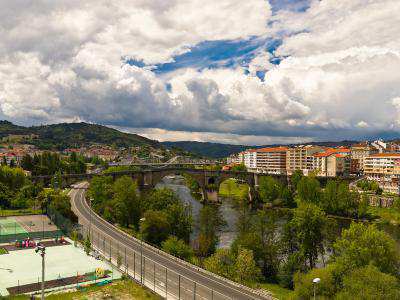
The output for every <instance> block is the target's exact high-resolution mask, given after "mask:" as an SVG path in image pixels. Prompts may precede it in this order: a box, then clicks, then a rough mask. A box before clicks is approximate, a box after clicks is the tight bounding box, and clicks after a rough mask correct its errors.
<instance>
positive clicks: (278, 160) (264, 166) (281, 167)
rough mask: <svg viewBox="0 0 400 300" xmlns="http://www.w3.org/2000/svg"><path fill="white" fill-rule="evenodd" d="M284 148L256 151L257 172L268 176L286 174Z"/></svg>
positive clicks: (285, 151) (285, 150) (286, 149)
mask: <svg viewBox="0 0 400 300" xmlns="http://www.w3.org/2000/svg"><path fill="white" fill-rule="evenodd" d="M287 151H288V148H286V147H271V148H262V149H258V150H257V151H256V154H257V160H256V161H257V167H256V168H257V171H259V172H262V173H268V174H279V175H284V174H286V153H287Z"/></svg>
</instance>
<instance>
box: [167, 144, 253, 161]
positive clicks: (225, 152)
mask: <svg viewBox="0 0 400 300" xmlns="http://www.w3.org/2000/svg"><path fill="white" fill-rule="evenodd" d="M162 144H163V145H164V146H166V147H167V148H179V149H183V150H185V151H188V152H191V153H194V154H197V155H199V156H202V157H212V158H223V157H227V156H229V155H231V154H233V153H238V152H241V151H243V150H246V149H248V148H251V146H244V145H229V144H218V143H207V142H193V141H182V142H162Z"/></svg>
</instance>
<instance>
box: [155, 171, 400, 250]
mask: <svg viewBox="0 0 400 300" xmlns="http://www.w3.org/2000/svg"><path fill="white" fill-rule="evenodd" d="M162 187H167V188H170V189H172V190H173V191H174V192H175V193H176V194H177V195H178V197H179V198H180V199H181V201H182V202H183V203H185V204H187V205H190V206H191V208H192V215H193V232H192V235H191V241H194V240H195V239H196V237H197V235H198V233H199V228H198V224H199V214H200V210H201V208H202V207H203V204H202V203H200V201H198V200H196V199H195V198H194V197H193V196H192V194H191V192H190V189H189V188H188V187H187V186H186V185H185V179H184V178H183V177H182V176H168V177H165V178H164V179H163V181H162V182H161V183H159V184H158V185H157V186H156V188H162ZM220 199H221V198H220ZM221 200H222V201H220V202H221V204H218V207H219V210H220V212H221V215H222V216H223V218H224V220H225V222H226V226H225V227H224V228H222V229H221V230H220V231H219V232H218V236H219V244H218V248H229V247H230V245H231V244H232V242H233V241H234V239H235V238H236V235H237V230H236V223H237V220H238V216H239V213H238V211H237V208H236V207H235V202H234V200H232V199H229V198H223V199H221ZM285 222H286V217H284V216H281V218H279V220H278V224H279V228H280V230H279V231H280V233H281V230H282V227H283V224H284V223H285ZM350 223H351V220H348V219H342V218H336V224H337V235H340V232H341V231H342V230H343V229H347V228H348V227H349V225H350ZM378 228H380V229H382V230H384V231H385V232H386V233H388V234H389V235H390V236H391V237H392V238H393V239H395V240H396V242H397V244H398V245H399V247H400V226H398V225H393V224H388V223H383V224H382V223H378Z"/></svg>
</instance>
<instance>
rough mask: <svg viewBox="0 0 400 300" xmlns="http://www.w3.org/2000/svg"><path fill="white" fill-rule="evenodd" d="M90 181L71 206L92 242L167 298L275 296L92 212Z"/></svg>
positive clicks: (73, 194)
mask: <svg viewBox="0 0 400 300" xmlns="http://www.w3.org/2000/svg"><path fill="white" fill-rule="evenodd" d="M86 186H87V183H80V184H77V185H75V188H73V189H72V190H71V192H70V196H71V204H72V209H73V210H74V212H75V213H76V214H77V216H78V218H79V223H80V224H81V225H83V228H84V232H90V233H91V235H90V236H91V240H92V245H93V246H94V248H95V249H96V250H98V251H99V252H101V253H102V254H103V255H104V256H105V257H107V258H111V259H112V260H113V262H115V263H117V260H118V258H119V261H120V263H121V269H122V270H127V271H128V272H129V274H130V275H131V276H132V277H134V278H135V279H136V280H138V281H139V282H140V281H141V282H143V284H145V285H146V286H147V287H149V288H150V289H152V290H155V291H156V292H157V293H158V294H160V295H161V296H163V297H164V298H165V297H166V296H167V297H166V298H167V299H212V300H224V299H273V298H272V297H269V296H266V295H260V294H258V293H256V292H255V291H254V290H251V289H248V288H246V287H243V286H240V285H238V284H236V283H233V282H231V281H228V280H225V279H223V278H221V277H219V276H216V275H214V274H210V273H208V272H205V271H203V270H200V269H198V268H197V267H196V266H194V265H191V264H188V263H186V262H183V261H181V260H179V259H176V258H174V257H172V256H170V255H168V254H167V253H165V252H163V251H161V250H158V249H156V248H154V247H151V246H148V245H146V244H144V243H141V242H140V241H139V240H137V239H135V238H133V237H131V236H129V235H127V234H126V233H124V232H122V231H120V230H119V229H117V228H116V227H115V226H113V225H112V224H110V223H108V222H107V221H105V220H104V219H102V218H100V217H99V216H98V215H96V214H95V213H94V212H92V211H91V209H90V207H89V205H88V204H87V202H86V200H85V193H86V189H85V187H86Z"/></svg>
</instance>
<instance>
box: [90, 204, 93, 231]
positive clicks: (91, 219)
mask: <svg viewBox="0 0 400 300" xmlns="http://www.w3.org/2000/svg"><path fill="white" fill-rule="evenodd" d="M92 201H93V198H89V208H90V209H89V213H90V218H89V219H90V220H89V236H90V237H91V236H92Z"/></svg>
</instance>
